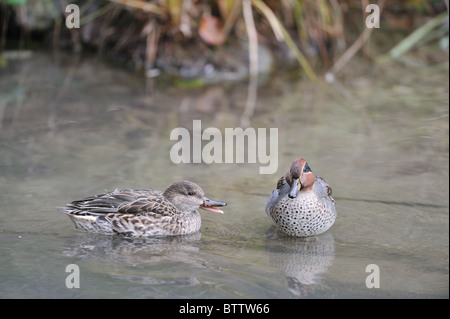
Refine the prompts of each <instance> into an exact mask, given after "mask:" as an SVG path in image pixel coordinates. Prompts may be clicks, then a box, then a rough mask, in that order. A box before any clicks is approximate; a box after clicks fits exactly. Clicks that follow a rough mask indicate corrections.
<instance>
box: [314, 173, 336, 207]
mask: <svg viewBox="0 0 450 319" xmlns="http://www.w3.org/2000/svg"><path fill="white" fill-rule="evenodd" d="M316 181H317V184H318V186H319V187H318V188H317V190H318V192H319V194H320V196H322V197H324V198H327V199H329V200H331V201H332V202H333V203H334V198H333V197H332V195H333V189H332V188H331V186H330V185H328V184H327V182H325V180H324V179H323V178H322V177H320V176H317V175H316Z"/></svg>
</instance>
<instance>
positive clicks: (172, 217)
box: [58, 181, 226, 237]
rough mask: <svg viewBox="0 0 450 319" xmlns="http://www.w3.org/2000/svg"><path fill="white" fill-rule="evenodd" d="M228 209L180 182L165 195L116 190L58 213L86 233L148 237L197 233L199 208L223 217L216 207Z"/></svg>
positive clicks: (76, 203)
mask: <svg viewBox="0 0 450 319" xmlns="http://www.w3.org/2000/svg"><path fill="white" fill-rule="evenodd" d="M225 205H226V203H224V202H216V201H212V200H209V199H208V198H206V197H205V193H204V191H203V190H202V189H201V188H200V186H198V185H197V184H195V183H192V182H189V181H178V182H175V183H173V184H172V185H170V186H169V187H168V188H167V189H166V190H165V191H164V193H162V192H160V191H156V190H152V189H143V188H139V189H116V190H115V191H114V192H111V193H105V194H100V195H95V196H90V197H87V198H84V199H82V200H76V201H73V202H71V203H69V204H67V205H66V206H65V207H59V208H58V210H60V211H62V212H64V213H65V214H67V215H68V216H69V217H70V218H71V219H72V221H73V222H74V223H75V226H76V227H77V228H80V229H83V230H86V231H90V232H95V233H102V234H107V235H113V234H121V235H124V236H128V237H148V236H166V235H184V234H191V233H195V232H197V231H198V230H199V229H200V226H201V217H200V213H199V212H198V211H197V209H198V208H203V209H205V210H209V211H212V212H216V213H223V212H222V211H221V210H220V209H218V208H216V207H214V206H225Z"/></svg>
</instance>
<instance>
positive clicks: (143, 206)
mask: <svg viewBox="0 0 450 319" xmlns="http://www.w3.org/2000/svg"><path fill="white" fill-rule="evenodd" d="M118 213H119V214H133V215H137V214H145V215H149V214H150V215H160V216H172V215H175V214H177V213H178V210H177V209H176V208H175V206H174V205H173V204H172V203H171V202H169V201H168V200H167V199H165V198H164V197H163V196H162V195H150V196H147V197H142V198H139V199H137V200H135V201H133V202H131V203H123V204H122V205H120V206H119V207H118Z"/></svg>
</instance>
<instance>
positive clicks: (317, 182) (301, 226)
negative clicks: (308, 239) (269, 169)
mask: <svg viewBox="0 0 450 319" xmlns="http://www.w3.org/2000/svg"><path fill="white" fill-rule="evenodd" d="M331 192H332V191H331V187H330V185H328V184H327V183H326V182H325V180H324V179H323V178H321V177H319V176H316V175H314V174H313V172H312V171H311V169H310V168H309V165H308V163H307V162H306V161H305V160H304V159H303V158H300V159H297V160H295V161H294V162H293V163H292V165H291V169H290V170H289V172H287V174H286V175H285V176H283V177H282V178H281V179H280V180H279V181H278V183H277V188H276V189H275V190H273V192H272V194H271V195H270V197H269V199H268V200H267V202H266V207H265V210H266V213H267V215H268V216H269V217H270V219H271V220H272V221H273V223H274V224H275V225H276V226H277V228H278V229H280V230H281V231H282V232H284V233H286V234H288V235H290V236H298V237H304V236H312V235H318V234H321V233H323V232H325V231H327V230H328V229H329V228H330V227H331V226H332V225H333V224H334V221H335V220H336V206H335V203H334V199H333V197H331Z"/></svg>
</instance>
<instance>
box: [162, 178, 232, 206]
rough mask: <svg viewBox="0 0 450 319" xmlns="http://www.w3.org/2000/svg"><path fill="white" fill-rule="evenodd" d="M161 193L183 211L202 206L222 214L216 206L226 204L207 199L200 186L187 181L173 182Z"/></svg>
mask: <svg viewBox="0 0 450 319" xmlns="http://www.w3.org/2000/svg"><path fill="white" fill-rule="evenodd" d="M163 195H164V197H165V198H167V199H168V200H169V201H170V202H171V203H172V204H173V205H174V206H175V207H176V208H177V209H178V210H179V211H181V212H183V213H191V212H194V211H196V210H197V209H199V208H202V209H204V210H208V211H210V212H214V213H220V214H223V211H222V210H220V209H218V208H217V207H216V206H226V205H227V203H225V202H218V201H214V200H211V199H208V198H207V197H205V192H204V191H203V189H202V188H201V187H200V186H198V185H197V184H195V183H193V182H189V181H178V182H175V183H173V184H172V185H170V186H169V187H168V188H167V189H166V190H165V191H164V193H163Z"/></svg>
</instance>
